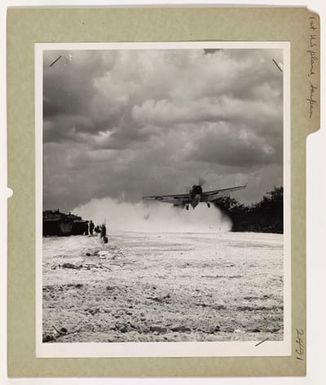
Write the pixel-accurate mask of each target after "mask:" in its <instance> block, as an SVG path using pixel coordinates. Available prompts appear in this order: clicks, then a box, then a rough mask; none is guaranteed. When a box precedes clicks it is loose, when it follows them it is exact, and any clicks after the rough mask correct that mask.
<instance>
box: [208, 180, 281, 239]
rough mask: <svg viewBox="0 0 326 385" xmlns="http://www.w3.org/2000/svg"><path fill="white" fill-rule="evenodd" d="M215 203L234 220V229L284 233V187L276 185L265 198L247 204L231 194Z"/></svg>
mask: <svg viewBox="0 0 326 385" xmlns="http://www.w3.org/2000/svg"><path fill="white" fill-rule="evenodd" d="M214 205H215V206H216V207H217V208H219V209H220V210H222V212H223V213H224V214H226V215H227V216H229V217H230V218H231V220H232V231H249V232H261V233H281V234H282V233H283V187H275V188H274V190H273V191H269V192H267V193H266V194H265V195H264V196H263V199H262V200H261V201H260V202H258V203H255V204H252V205H249V206H246V205H244V204H242V203H240V202H238V201H237V200H236V199H234V198H231V197H229V196H225V197H221V198H218V199H216V200H215V201H214Z"/></svg>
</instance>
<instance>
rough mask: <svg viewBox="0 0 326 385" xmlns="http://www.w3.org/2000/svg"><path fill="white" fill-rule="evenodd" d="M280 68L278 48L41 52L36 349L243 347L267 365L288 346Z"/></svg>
mask: <svg viewBox="0 0 326 385" xmlns="http://www.w3.org/2000/svg"><path fill="white" fill-rule="evenodd" d="M285 53H286V54H288V52H287V49H286V48H285V47H284V45H282V43H277V42H274V43H272V42H271V43H264V44H263V43H259V44H255V43H247V44H246V43H242V44H240V43H237V44H231V43H209V42H206V43H205V42H198V43H195V42H194V43H143V44H141V43H138V44H136V43H134V44H133V43H128V44H127V43H121V44H104V43H103V44H93V45H92V44H91V43H90V44H82V43H80V44H78V43H76V44H68V43H67V44H61V45H59V44H51V43H49V44H40V45H39V49H38V50H37V55H36V59H37V60H38V61H39V64H38V70H37V71H36V76H37V78H38V80H37V82H38V83H37V84H38V89H37V95H36V98H37V103H39V108H38V110H37V120H38V121H39V123H38V127H39V130H40V132H39V133H40V136H39V137H40V138H41V139H40V140H39V141H40V142H41V143H39V144H40V145H39V146H37V149H38V151H39V152H40V154H41V155H40V158H41V159H42V161H41V162H38V163H39V164H37V167H38V169H39V171H38V172H39V177H38V179H37V183H38V188H39V189H40V191H41V193H40V197H41V198H40V200H39V202H37V205H38V207H39V209H38V211H37V220H38V223H39V229H40V230H39V238H40V239H39V242H38V245H39V247H38V250H37V266H38V270H37V271H38V273H39V279H38V280H37V285H38V286H37V290H39V299H40V301H39V303H38V305H37V318H38V320H39V322H38V323H37V325H38V326H37V329H38V330H37V335H38V338H39V339H40V340H38V343H39V344H41V345H42V346H45V349H46V348H47V347H48V348H49V349H50V350H51V351H52V352H53V351H54V350H53V349H54V347H58V349H59V350H58V351H61V352H63V351H64V349H69V346H70V345H71V347H73V348H75V347H76V346H77V345H78V344H79V345H80V346H81V345H84V346H88V345H87V344H92V346H94V343H96V346H100V345H103V346H109V349H110V346H111V347H112V348H113V349H114V347H117V349H119V352H121V351H122V350H121V349H124V347H126V346H134V349H135V350H133V349H131V350H130V351H129V353H130V352H131V353H130V354H131V355H136V356H137V352H136V350H137V349H139V350H141V349H142V348H140V346H144V348H145V351H146V346H150V349H152V350H153V352H154V353H153V352H152V353H151V352H150V351H146V354H148V355H156V354H157V355H159V354H160V349H161V348H162V349H163V350H164V349H165V350H164V353H162V352H161V353H162V355H171V356H175V355H187V354H188V353H187V349H188V348H187V346H188V347H190V346H191V348H189V349H190V350H189V351H191V352H192V353H191V354H193V355H196V352H198V355H208V356H210V355H215V353H216V355H221V354H222V355H223V354H225V353H226V352H228V354H229V355H232V354H238V355H246V352H245V351H243V350H241V348H237V346H240V345H241V343H243V344H244V343H246V345H245V346H247V347H248V346H249V347H250V349H251V350H250V352H249V351H248V355H255V354H256V353H255V352H256V350H255V349H258V348H261V349H263V348H265V347H266V349H267V350H266V355H267V354H268V355H273V351H271V350H268V346H277V343H280V344H281V343H284V342H285V341H287V343H288V342H289V339H288V338H287V337H286V336H285V334H286V330H287V331H288V332H289V331H290V300H291V298H290V268H289V263H290V262H289V261H290V246H289V245H290V228H289V225H288V224H289V220H290V206H291V204H290V203H291V202H290V199H289V197H290V177H289V175H290V162H289V161H288V159H289V157H290V136H289V135H290V127H289V124H288V120H289V119H286V118H285V117H286V116H288V115H289V106H288V104H289V94H288V91H286V92H287V94H286V96H285V93H284V92H285V90H286V89H287V87H288V86H289V84H286V83H289V82H285V79H286V78H285V73H286V71H287V72H288V71H289V68H288V67H289V65H288V62H286V61H285ZM286 63H287V65H286ZM287 80H289V78H288V77H287ZM37 140H38V139H37ZM81 343H83V344H81ZM130 343H133V345H128V344H130ZM220 343H223V345H222V346H223V347H222V348H220V346H221V344H220ZM273 343H275V344H274V345H273ZM229 344H231V345H230V346H235V349H238V350H236V351H237V352H238V353H232V352H235V350H234V351H231V350H230V351H228V350H227V349H228V346H229ZM239 344H240V345H239ZM60 346H61V348H60ZM62 346H64V349H63V348H62ZM178 346H180V347H182V349H183V350H182V349H181V350H178V349H179V348H178ZM243 346H244V345H243ZM156 347H157V350H155V349H156ZM60 349H61V350H60ZM77 349H78V348H77ZM95 349H96V348H95ZM205 349H208V350H205ZM287 349H290V347H289V344H287ZM50 350H49V351H50ZM67 351H68V350H67ZM77 351H78V350H77ZM284 351H285V350H284ZM286 351H288V350H286ZM182 352H183V353H182ZM71 354H73V353H71ZM94 354H95V355H96V353H94ZM100 354H102V353H100ZM103 354H104V355H105V353H103ZM116 354H118V355H119V354H121V353H116ZM127 354H128V353H127ZM140 354H141V353H140ZM144 354H145V353H144ZM189 354H190V353H189ZM284 354H285V353H284ZM289 354H290V353H289ZM113 355H114V353H113ZM275 355H282V353H280V350H277V349H275ZM77 356H78V354H77Z"/></svg>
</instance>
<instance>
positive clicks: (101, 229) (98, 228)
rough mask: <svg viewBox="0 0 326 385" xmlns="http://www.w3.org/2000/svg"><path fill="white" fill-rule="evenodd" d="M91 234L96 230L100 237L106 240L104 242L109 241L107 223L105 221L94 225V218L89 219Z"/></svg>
mask: <svg viewBox="0 0 326 385" xmlns="http://www.w3.org/2000/svg"><path fill="white" fill-rule="evenodd" d="M88 226H89V234H90V235H91V236H92V235H94V234H93V233H94V232H95V233H96V234H100V237H101V240H102V241H103V242H104V243H107V241H108V238H107V236H106V226H105V224H104V223H103V224H102V225H100V226H99V225H97V226H95V225H94V222H93V221H92V220H90V221H89V225H88Z"/></svg>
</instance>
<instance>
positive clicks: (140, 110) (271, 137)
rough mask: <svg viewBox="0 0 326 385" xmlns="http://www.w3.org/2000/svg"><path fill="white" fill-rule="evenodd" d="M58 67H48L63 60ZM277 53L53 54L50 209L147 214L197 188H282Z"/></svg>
mask: <svg viewBox="0 0 326 385" xmlns="http://www.w3.org/2000/svg"><path fill="white" fill-rule="evenodd" d="M59 56H61V59H60V60H59V61H58V62H57V63H56V64H55V65H53V66H51V67H50V66H49V64H50V63H51V62H53V60H55V58H57V57H59ZM273 57H275V58H276V59H277V60H278V61H282V53H281V51H278V50H268V49H259V50H258V49H257V50H252V49H242V50H239V49H227V50H215V49H213V50H210V49H206V50H201V49H197V50H147V51H146V50H129V51H128V50H115V51H113V50H102V51H93V50H92V51H83V50H78V51H45V53H44V66H43V70H44V79H43V83H44V95H43V105H44V116H43V131H44V150H43V151H44V165H43V166H44V167H43V173H44V206H45V207H46V208H57V207H60V208H63V209H72V208H74V207H76V206H77V205H80V204H83V203H85V202H87V201H89V200H91V199H95V198H104V197H110V198H113V199H118V200H119V199H122V197H123V199H124V200H126V201H127V202H138V201H140V200H141V196H142V195H144V194H156V193H157V194H161V193H183V192H185V191H187V186H189V185H192V184H193V183H196V181H198V178H199V177H202V178H204V179H205V180H206V181H207V182H206V185H205V187H207V188H218V187H228V186H230V185H231V186H232V185H236V184H237V183H246V182H248V187H247V189H246V190H244V191H242V192H239V193H238V197H239V199H242V200H244V201H247V202H253V201H257V200H259V199H260V198H261V196H262V194H263V193H265V192H266V191H268V190H269V189H271V188H273V187H274V186H275V185H281V184H282V177H283V176H282V167H283V166H282V163H283V158H282V153H283V140H282V138H283V111H282V105H283V95H282V88H283V84H282V75H281V74H280V71H278V70H277V69H275V66H274V65H273V63H272V58H273Z"/></svg>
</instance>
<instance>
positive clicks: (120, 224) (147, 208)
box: [73, 198, 231, 233]
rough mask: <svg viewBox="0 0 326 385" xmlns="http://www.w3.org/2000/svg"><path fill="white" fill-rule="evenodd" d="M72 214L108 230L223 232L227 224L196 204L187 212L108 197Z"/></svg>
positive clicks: (220, 216) (217, 212)
mask: <svg viewBox="0 0 326 385" xmlns="http://www.w3.org/2000/svg"><path fill="white" fill-rule="evenodd" d="M73 212H74V213H75V214H78V215H81V216H82V217H83V219H88V220H90V219H91V220H93V222H94V223H95V225H97V224H101V223H106V225H107V227H108V229H109V230H110V231H139V232H205V233H207V232H212V233H215V232H227V231H230V229H231V221H230V219H229V218H227V217H226V216H225V215H223V214H222V213H221V211H220V210H218V209H217V208H215V207H212V206H211V208H208V207H207V206H206V205H204V204H199V205H198V206H197V207H196V208H195V210H193V209H192V208H191V207H190V209H189V211H187V210H185V209H180V208H177V207H173V206H172V205H169V204H160V203H156V202H153V203H150V204H147V203H146V204H145V203H143V202H139V203H130V202H125V201H119V200H115V199H112V198H102V199H92V200H91V201H89V202H88V203H86V204H84V205H80V206H78V207H76V208H75V209H74V210H73Z"/></svg>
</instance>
